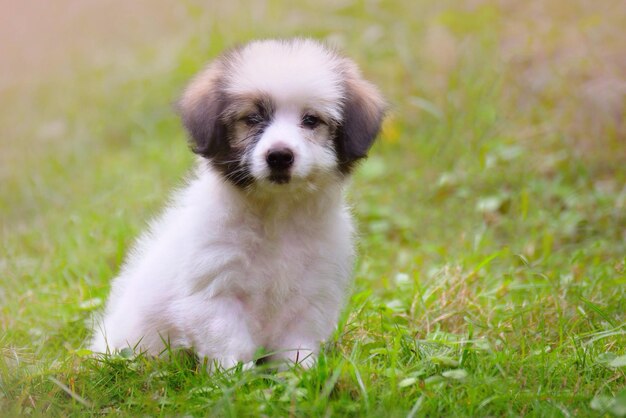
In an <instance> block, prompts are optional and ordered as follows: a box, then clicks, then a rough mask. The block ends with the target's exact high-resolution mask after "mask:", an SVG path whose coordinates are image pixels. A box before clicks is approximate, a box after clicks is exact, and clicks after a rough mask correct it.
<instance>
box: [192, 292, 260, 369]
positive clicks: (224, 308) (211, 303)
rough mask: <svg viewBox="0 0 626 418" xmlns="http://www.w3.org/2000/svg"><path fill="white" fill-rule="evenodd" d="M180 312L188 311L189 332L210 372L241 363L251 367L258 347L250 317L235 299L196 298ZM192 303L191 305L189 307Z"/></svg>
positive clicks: (227, 297)
mask: <svg viewBox="0 0 626 418" xmlns="http://www.w3.org/2000/svg"><path fill="white" fill-rule="evenodd" d="M194 299H195V300H193V301H187V303H185V304H184V305H185V306H182V307H181V309H183V310H185V311H186V315H185V316H186V317H187V318H188V320H189V321H188V322H187V324H188V327H189V328H188V332H189V335H193V345H194V349H195V350H196V352H197V353H198V356H199V357H200V358H206V359H207V360H208V362H209V363H208V364H209V371H211V370H212V367H213V366H214V365H216V364H217V366H218V367H219V368H222V369H229V368H232V367H234V366H236V365H237V363H239V362H243V363H244V367H247V366H249V365H250V364H251V362H252V360H253V357H254V353H255V352H256V350H257V344H256V343H255V341H254V340H253V338H252V335H251V334H250V331H249V328H248V323H247V313H246V312H245V310H244V307H243V305H242V303H241V301H240V300H239V299H237V298H236V297H229V296H221V297H214V298H209V299H208V300H206V299H200V298H194ZM189 302H190V303H189Z"/></svg>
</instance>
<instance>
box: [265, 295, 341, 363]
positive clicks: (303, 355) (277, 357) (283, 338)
mask: <svg viewBox="0 0 626 418" xmlns="http://www.w3.org/2000/svg"><path fill="white" fill-rule="evenodd" d="M330 311H332V309H329V310H328V311H326V312H321V311H320V310H317V309H314V308H312V307H311V306H307V308H306V309H301V310H299V312H298V314H296V315H293V316H292V319H291V320H290V322H289V324H288V325H287V326H286V327H285V330H284V332H282V334H281V335H280V336H279V338H278V339H277V341H276V343H275V344H273V347H271V351H273V352H274V354H273V355H272V357H271V360H272V361H281V362H285V363H286V364H287V365H293V364H299V365H300V366H302V367H304V368H305V369H308V368H310V367H312V366H313V365H315V362H316V360H317V355H318V353H319V349H320V344H321V342H322V340H323V339H325V338H327V337H328V336H329V335H330V334H331V333H332V332H333V329H334V326H335V325H334V324H335V322H336V321H335V316H336V314H337V313H335V312H330ZM337 311H338V310H337Z"/></svg>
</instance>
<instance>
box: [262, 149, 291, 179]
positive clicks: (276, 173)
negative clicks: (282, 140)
mask: <svg viewBox="0 0 626 418" xmlns="http://www.w3.org/2000/svg"><path fill="white" fill-rule="evenodd" d="M294 160H295V156H294V154H293V151H292V150H290V149H289V148H287V147H284V146H280V147H275V148H270V149H269V150H268V151H267V154H266V156H265V161H266V162H267V165H268V167H269V168H270V170H271V173H270V181H272V182H273V183H278V184H284V183H288V182H289V179H290V175H289V169H290V168H291V167H292V166H293V163H294Z"/></svg>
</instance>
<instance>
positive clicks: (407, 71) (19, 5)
mask: <svg viewBox="0 0 626 418" xmlns="http://www.w3.org/2000/svg"><path fill="white" fill-rule="evenodd" d="M1 8H2V11H3V12H2V14H1V15H0V39H1V40H2V41H1V42H0V57H1V59H0V95H1V103H2V111H1V112H0V129H1V131H2V135H1V137H0V182H1V184H2V187H1V188H0V205H1V206H0V207H1V210H2V216H1V218H0V223H1V224H0V225H1V233H2V245H3V251H2V253H3V256H2V263H1V264H0V271H1V272H2V275H3V280H5V281H6V282H7V283H8V284H12V285H14V286H15V289H21V291H22V293H20V291H16V292H17V293H16V294H20V295H21V296H20V297H23V298H26V299H27V300H28V299H29V298H30V299H31V300H32V298H37V297H40V296H34V294H33V292H32V290H31V289H32V287H33V286H35V283H38V284H41V285H42V286H49V291H50V292H52V294H60V295H64V296H60V300H66V301H67V302H68V303H70V304H71V303H73V302H72V299H71V298H72V297H75V296H66V294H67V292H68V289H72V290H73V291H77V292H78V293H79V294H80V295H82V296H80V297H81V298H86V299H89V298H90V296H89V295H91V293H92V292H95V293H96V294H97V295H103V294H105V292H106V288H107V286H108V280H109V279H110V277H112V276H113V275H114V274H115V271H116V270H117V267H118V266H119V263H120V262H121V260H122V257H123V254H124V251H125V249H126V248H128V246H129V245H130V242H132V239H133V237H134V236H135V235H136V234H137V232H138V231H139V230H140V229H141V225H142V222H143V221H145V220H146V219H148V218H149V217H150V216H151V215H153V214H154V213H156V211H157V210H158V208H159V207H160V205H161V204H162V203H163V201H164V199H165V196H167V192H168V190H170V189H171V188H172V187H173V186H176V185H177V184H181V181H182V180H181V179H182V178H183V177H184V175H185V173H186V172H187V170H188V168H189V167H190V165H191V163H192V155H191V153H190V152H189V151H188V149H187V147H186V145H185V139H184V134H183V131H182V129H181V126H180V124H179V121H178V118H177V116H176V115H175V113H174V111H173V107H172V103H173V102H174V101H175V100H176V99H177V97H178V95H179V94H180V92H181V90H182V88H183V86H184V84H185V83H186V82H187V81H188V80H189V78H190V77H191V76H192V75H193V74H194V73H195V72H197V71H198V70H199V69H200V68H202V66H203V65H205V63H206V62H207V61H208V60H210V59H211V58H212V57H214V56H215V55H216V54H218V53H219V52H220V51H222V50H223V49H225V48H228V47H230V46H233V45H236V44H238V43H242V42H245V41H246V40H249V39H253V38H260V37H284V36H312V37H315V38H318V39H322V40H325V41H326V42H328V43H330V44H331V45H334V46H336V47H338V48H339V49H341V50H342V51H344V52H345V53H346V54H348V55H349V56H351V57H353V58H354V59H355V60H356V61H357V62H359V63H360V65H361V66H362V68H363V71H364V72H365V74H366V75H367V77H369V78H370V79H371V80H373V81H374V82H375V83H376V84H378V85H379V86H380V88H381V89H382V91H383V92H384V94H385V95H386V96H387V97H388V99H389V102H390V104H391V112H390V115H389V117H388V118H387V120H386V122H385V126H384V130H383V134H382V137H381V140H380V141H379V142H378V145H377V146H376V147H375V148H374V150H373V152H372V158H370V160H369V161H368V162H367V163H366V164H364V165H363V167H362V169H361V170H360V171H359V173H358V174H357V176H356V178H355V186H354V187H353V188H352V194H353V201H354V202H355V210H356V213H357V215H358V217H359V221H360V223H361V224H362V228H361V229H362V231H363V232H364V234H365V236H367V237H368V238H367V239H366V240H364V243H363V244H362V245H363V249H362V250H363V253H364V255H363V258H362V262H361V263H360V267H359V269H360V270H359V271H360V273H359V274H360V275H361V276H363V277H369V281H366V282H364V284H363V286H364V287H366V288H367V287H370V286H374V287H383V288H384V287H385V285H384V283H385V280H386V279H385V278H386V277H393V276H394V274H396V273H397V272H398V271H401V270H402V271H403V270H407V269H408V270H410V271H416V272H420V271H422V272H423V273H424V274H426V273H427V271H429V269H430V270H432V269H433V268H434V267H433V266H441V265H445V264H446V263H448V262H450V261H451V260H452V262H454V260H462V256H461V254H468V251H470V250H471V251H488V250H493V249H498V248H503V247H506V248H511V252H512V253H515V254H521V255H522V256H523V257H525V258H528V259H529V260H533V259H539V258H541V257H547V256H548V255H550V254H551V253H552V252H555V251H557V252H558V251H562V252H563V253H564V254H567V255H569V254H570V253H571V252H572V251H574V250H575V248H577V247H575V246H576V245H579V246H581V248H582V247H585V248H588V247H589V246H590V245H589V244H590V243H593V245H594V246H592V247H593V248H595V249H596V250H594V251H596V253H597V254H600V255H601V256H602V257H610V255H611V254H612V255H615V256H617V255H618V254H620V252H621V251H622V249H623V248H624V246H623V243H624V241H625V240H626V226H625V225H626V221H625V220H624V216H625V215H624V208H625V200H626V189H625V175H626V168H625V166H626V164H625V163H626V124H625V122H624V115H625V97H626V4H625V3H624V2H623V1H619V0H615V1H611V0H607V1H602V2H596V1H585V0H579V1H564V0H563V1H560V0H552V1H524V2H519V1H507V0H501V1H479V0H465V1H441V2H428V1H382V0H381V1H374V0H371V1H349V0H339V1H336V0H333V1H326V0H315V1H307V0H301V1H298V2H297V4H296V3H288V2H285V3H283V4H281V3H280V2H269V1H261V0H254V1H238V0H232V1H228V2H221V1H220V2H218V1H215V2H210V1H209V2H200V1H191V0H188V1H181V2H165V1H154V0H150V1H148V0H140V1H133V2H127V1H118V0H99V1H95V0H81V1H78V0H58V1H55V2H47V1H33V2H18V1H7V0H2V3H1ZM390 184H391V185H392V187H389V185H390ZM587 240H590V241H587ZM481 246H482V247H481ZM572 246H574V247H572ZM594 254H595V253H594ZM590 257H591V255H590ZM565 259H567V257H564V258H563V260H565ZM559 260H561V259H560V258H558V257H557V258H555V261H554V262H555V263H556V264H555V265H559V263H560V261H559ZM561 261H562V260H561ZM461 263H462V262H461ZM61 277H62V278H63V279H62V280H61V279H60V278H61ZM24 278H27V279H26V280H24ZM9 288H10V286H7V287H5V290H3V291H2V292H5V293H4V298H5V299H8V298H9V297H8V295H7V294H6V292H7V291H8V292H10V294H13V291H9V290H7V289H9ZM94 289H95V290H94ZM98 289H100V290H98ZM70 293H71V292H70ZM68 297H69V298H70V299H68ZM8 306H10V304H5V317H4V322H5V325H7V324H12V323H14V322H15V321H18V319H17V318H16V316H15V312H16V311H15V309H18V310H19V309H24V308H18V307H17V306H13V307H12V308H9V307H8ZM20 306H24V305H23V304H21V305H20ZM68 315H69V316H70V317H72V318H75V319H76V318H82V317H81V316H80V314H79V315H78V316H76V315H75V312H74V310H73V309H69V311H68ZM61 316H62V317H63V318H65V316H64V315H61ZM24 318H26V319H24V320H25V321H26V323H28V321H29V319H27V318H28V316H27V315H26V316H25V317H24ZM58 319H59V321H60V323H63V322H64V321H65V319H67V318H65V319H61V318H58ZM39 321H40V320H39ZM23 325H25V324H23ZM25 328H27V327H19V326H18V327H14V329H16V330H19V329H24V331H23V332H27V331H25Z"/></svg>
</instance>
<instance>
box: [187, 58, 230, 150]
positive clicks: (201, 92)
mask: <svg viewBox="0 0 626 418" xmlns="http://www.w3.org/2000/svg"><path fill="white" fill-rule="evenodd" d="M221 80H222V68H221V66H220V65H219V63H214V64H212V65H210V66H209V67H208V68H207V69H205V70H204V71H203V72H201V73H200V74H198V76H196V78H194V79H193V80H192V81H191V83H189V86H187V88H186V89H185V92H184V93H183V96H182V98H181V99H180V100H179V102H178V104H177V108H178V112H179V113H180V116H181V119H182V121H183V125H184V126H185V129H187V132H188V133H189V137H190V138H189V139H190V143H191V149H192V150H193V152H195V153H196V154H199V155H202V156H203V157H205V158H211V157H214V156H215V155H216V154H218V153H219V152H220V151H221V150H223V149H224V147H227V146H228V143H227V138H226V135H227V132H226V126H225V124H224V122H223V121H222V120H221V114H222V112H223V111H224V109H225V107H226V100H225V95H224V93H223V91H222V89H221V86H220V84H221Z"/></svg>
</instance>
